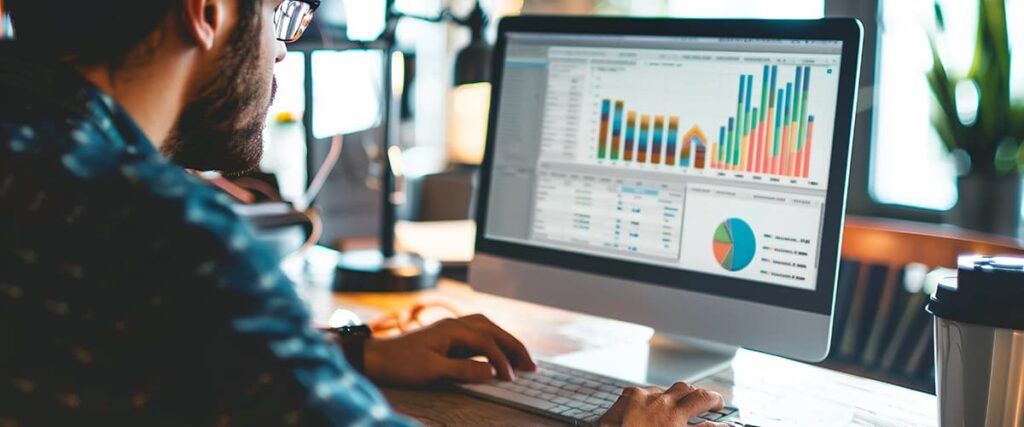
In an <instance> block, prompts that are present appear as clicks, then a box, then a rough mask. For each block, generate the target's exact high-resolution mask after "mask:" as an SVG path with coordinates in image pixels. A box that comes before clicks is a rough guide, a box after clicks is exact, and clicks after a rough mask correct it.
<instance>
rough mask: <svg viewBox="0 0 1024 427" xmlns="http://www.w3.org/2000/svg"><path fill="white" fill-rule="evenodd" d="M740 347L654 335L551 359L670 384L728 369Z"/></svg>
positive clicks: (632, 379) (631, 378)
mask: <svg viewBox="0 0 1024 427" xmlns="http://www.w3.org/2000/svg"><path fill="white" fill-rule="evenodd" d="M737 350H738V348H737V347H732V346H723V345H721V344H717V343H711V342H707V341H698V340H695V339H693V338H689V337H680V336H674V335H667V334H655V335H654V336H653V338H651V340H650V342H649V343H647V342H640V341H638V342H636V343H632V344H624V345H620V346H608V347H603V348H599V349H593V350H583V351H578V352H572V353H568V354H563V355H559V356H556V357H553V358H550V360H551V361H552V362H555V363H558V364H561V365H565V366H569V367H573V368H576V369H582V370H585V371H589V372H593V373H596V374H601V375H606V376H610V377H614V378H621V379H623V380H626V381H630V382H635V383H640V384H653V385H660V386H670V385H672V384H673V383H675V382H676V381H687V382H690V383H692V382H696V381H697V380H700V379H702V378H706V377H708V376H710V375H712V374H715V373H718V372H720V371H722V370H724V369H726V368H728V367H729V365H730V364H731V363H732V359H733V357H734V356H735V355H736V351H737Z"/></svg>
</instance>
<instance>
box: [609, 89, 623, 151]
mask: <svg viewBox="0 0 1024 427" xmlns="http://www.w3.org/2000/svg"><path fill="white" fill-rule="evenodd" d="M624 108H625V105H624V103H623V102H622V101H615V119H614V120H613V121H612V153H611V159H612V160H618V159H619V144H620V142H621V141H622V110H623V109H624Z"/></svg>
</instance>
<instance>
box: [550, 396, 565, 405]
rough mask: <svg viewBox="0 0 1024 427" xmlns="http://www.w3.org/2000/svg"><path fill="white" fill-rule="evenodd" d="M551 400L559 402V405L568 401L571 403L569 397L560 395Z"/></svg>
mask: <svg viewBox="0 0 1024 427" xmlns="http://www.w3.org/2000/svg"><path fill="white" fill-rule="evenodd" d="M551 401H552V402H555V403H557V404H559V405H564V404H566V403H569V399H568V398H566V397H564V396H558V397H556V398H554V399H551Z"/></svg>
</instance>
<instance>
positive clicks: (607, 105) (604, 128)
mask: <svg viewBox="0 0 1024 427" xmlns="http://www.w3.org/2000/svg"><path fill="white" fill-rule="evenodd" d="M611 109H612V101H611V100H610V99H605V100H603V101H601V130H600V132H599V135H598V142H597V158H599V159H604V158H606V157H608V121H609V120H611V117H609V116H611Z"/></svg>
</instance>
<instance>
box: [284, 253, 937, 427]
mask: <svg viewBox="0 0 1024 427" xmlns="http://www.w3.org/2000/svg"><path fill="white" fill-rule="evenodd" d="M330 258H331V255H330V254H328V253H314V254H311V256H310V257H309V260H310V261H309V262H308V263H306V264H305V265H301V266H300V265H299V262H298V261H296V262H295V263H293V264H294V265H291V266H290V267H289V266H286V271H289V274H290V275H291V276H292V277H293V279H295V280H296V281H297V282H298V283H299V285H298V291H299V293H300V295H301V296H302V297H303V298H304V299H305V300H306V301H307V302H308V303H309V305H310V309H311V311H312V312H313V316H314V319H316V320H318V321H326V320H327V319H328V318H329V317H330V315H331V314H332V313H333V312H334V310H335V309H337V308H345V309H349V310H352V311H355V312H356V313H357V314H359V315H360V316H361V317H362V318H363V319H367V320H368V319H373V318H375V317H376V316H380V315H381V314H383V313H387V312H390V311H396V310H404V309H406V308H408V307H410V306H411V305H412V304H415V303H418V302H419V303H424V302H425V303H430V302H442V303H444V304H446V305H449V306H451V307H453V308H454V309H456V310H457V311H458V312H459V313H460V314H471V313H483V314H485V315H487V316H488V317H490V318H491V319H492V320H494V321H495V323H497V324H499V325H501V326H502V327H504V328H505V329H507V330H509V331H510V332H511V333H513V334H514V335H516V336H517V337H519V338H520V339H521V340H523V341H524V343H526V345H527V347H528V348H530V350H531V352H532V353H533V355H534V356H535V357H537V358H542V359H548V360H553V361H556V362H558V363H564V364H566V365H570V366H575V367H580V368H584V369H591V370H594V371H595V372H599V373H602V374H605V375H610V376H614V377H619V378H623V379H626V380H630V381H636V382H642V381H643V379H644V378H646V371H647V366H648V363H649V362H648V356H649V354H650V352H649V348H650V347H649V342H650V340H651V337H652V336H653V331H652V330H651V329H649V328H646V327H643V326H639V325H634V324H628V323H623V322H618V321H614V320H609V319H602V318H597V317H593V316H587V315H582V314H576V313H570V312H566V311H562V310H557V309H552V308H548V307H543V306H538V305H533V304H528V303H523V302H519V301H513V300H508V299H504V298H499V297H495V296H490V295H485V294H479V293H476V292H474V291H473V290H472V289H471V288H469V287H468V286H466V285H464V284H460V283H456V282H451V281H445V282H443V283H442V284H441V285H440V286H439V287H438V289H436V290H431V291H426V292H421V293H414V294H391V295H381V294H348V295H340V294H339V295H332V294H331V292H330V291H329V288H328V287H327V285H326V283H329V282H328V281H327V280H328V278H329V274H330V273H329V269H327V270H324V269H322V268H323V267H324V266H331V265H333V264H331V261H330ZM447 316H449V314H448V313H447V312H446V310H428V311H427V312H425V313H424V317H425V318H428V319H429V318H431V317H434V318H435V319H439V318H443V317H447ZM697 384H698V385H700V386H702V387H708V388H711V389H714V390H716V391H718V392H720V393H722V394H723V395H724V396H725V397H726V399H727V400H728V401H730V402H732V403H733V404H735V405H737V406H738V407H740V408H741V410H742V411H743V412H744V417H749V418H746V419H745V421H748V422H751V423H754V424H757V425H765V426H774V425H787V426H792V425H796V426H799V425H806V426H816V427H822V426H848V425H879V426H934V425H936V424H937V421H936V406H935V397H934V396H931V395H927V394H923V393H919V392H916V391H912V390H908V389H903V388H900V387H896V386H892V385H888V384H884V383H880V382H876V381H873V380H869V379H864V378H858V377H853V376H849V375H846V374H842V373H838V372H834V371H829V370H826V369H822V368H818V367H814V366H810V365H805V364H802V363H798V362H793V361H790V360H786V359H782V358H777V357H774V356H768V355H763V354H760V353H755V352H751V351H744V350H741V351H740V352H739V353H738V354H737V356H736V359H735V360H734V362H733V364H732V366H731V368H730V369H726V370H725V371H723V372H720V373H718V374H715V375H712V376H711V377H708V378H706V379H704V380H702V381H700V382H698V383H697ZM383 392H384V394H385V396H387V398H388V400H389V401H390V402H391V404H392V405H393V406H394V407H395V409H396V410H398V411H399V412H401V413H403V414H407V415H409V416H411V417H414V418H416V419H418V420H420V421H421V422H423V423H424V424H427V425H473V426H512V425H515V426H547V425H560V424H559V423H557V422H554V421H551V420H548V419H546V418H543V417H539V416H535V415H532V414H530V413H527V412H523V411H519V410H516V409H512V408H509V407H505V406H501V405H497V404H493V403H489V402H486V401H483V400H479V399H476V398H473V397H469V396H466V395H462V394H459V393H457V392H453V391H450V390H447V389H444V388H433V389H425V390H424V389H420V390H408V389H395V388H387V389H384V390H383Z"/></svg>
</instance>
